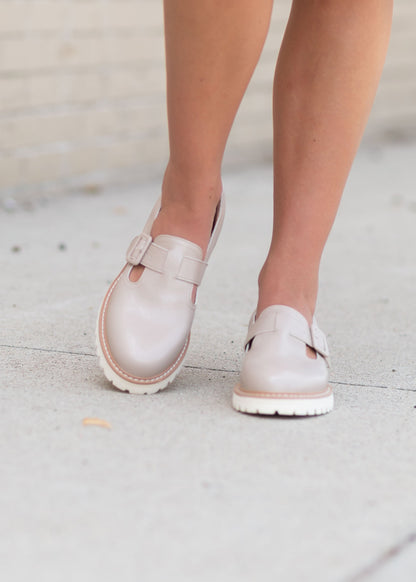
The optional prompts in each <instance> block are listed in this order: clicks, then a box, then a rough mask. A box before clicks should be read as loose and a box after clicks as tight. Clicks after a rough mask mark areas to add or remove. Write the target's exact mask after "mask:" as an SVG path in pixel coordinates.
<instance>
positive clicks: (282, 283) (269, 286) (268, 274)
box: [257, 261, 318, 324]
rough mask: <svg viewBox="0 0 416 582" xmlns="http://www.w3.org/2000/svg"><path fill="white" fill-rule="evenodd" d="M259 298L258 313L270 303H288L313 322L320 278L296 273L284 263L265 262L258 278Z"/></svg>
mask: <svg viewBox="0 0 416 582" xmlns="http://www.w3.org/2000/svg"><path fill="white" fill-rule="evenodd" d="M258 287H259V298H258V303H257V314H258V315H259V314H260V313H261V312H262V311H263V310H264V309H266V307H269V306H270V305H287V306H288V307H293V309H296V311H299V313H301V314H302V315H303V316H304V317H305V318H306V320H307V321H308V323H309V324H311V323H312V319H313V315H314V312H315V306H316V298H317V293H318V279H317V276H314V274H312V275H311V274H309V273H305V272H302V273H300V274H298V273H296V272H295V270H293V269H291V268H289V269H284V268H283V265H280V266H279V265H277V264H275V265H273V264H270V263H268V261H266V262H265V264H264V265H263V268H262V269H261V271H260V274H259V278H258Z"/></svg>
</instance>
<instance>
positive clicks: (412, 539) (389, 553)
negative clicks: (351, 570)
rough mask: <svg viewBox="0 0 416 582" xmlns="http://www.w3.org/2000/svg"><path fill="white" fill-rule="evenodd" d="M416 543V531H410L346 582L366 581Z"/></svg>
mask: <svg viewBox="0 0 416 582" xmlns="http://www.w3.org/2000/svg"><path fill="white" fill-rule="evenodd" d="M414 543H416V531H414V532H412V533H410V534H409V535H408V536H407V537H405V538H404V539H403V540H402V541H401V542H399V543H397V544H395V545H393V546H391V547H390V548H389V549H388V550H386V551H385V552H383V553H382V554H381V555H380V556H379V557H378V558H376V559H375V560H374V561H373V562H372V563H371V564H369V565H368V566H365V567H364V568H363V569H362V570H360V572H357V574H355V575H354V576H353V577H352V578H348V579H347V580H345V582H365V580H367V579H368V577H369V576H372V575H373V574H375V573H377V572H378V571H379V570H380V569H381V568H383V566H385V565H386V564H388V563H389V562H390V561H391V560H392V559H393V558H396V557H397V556H399V555H400V554H401V553H402V552H404V550H406V549H407V548H408V547H410V546H411V545H412V544H414Z"/></svg>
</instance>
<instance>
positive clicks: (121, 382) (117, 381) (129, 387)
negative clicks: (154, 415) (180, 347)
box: [95, 325, 184, 394]
mask: <svg viewBox="0 0 416 582" xmlns="http://www.w3.org/2000/svg"><path fill="white" fill-rule="evenodd" d="M95 345H96V351H97V356H98V359H99V364H100V368H101V369H102V371H103V372H104V376H105V377H106V378H107V380H109V381H110V382H111V383H112V384H113V386H114V387H115V388H117V390H120V391H121V392H128V393H130V394H156V392H159V391H160V390H164V389H165V388H167V387H168V386H169V384H170V383H171V382H173V381H174V379H175V378H176V376H177V375H178V374H179V372H180V371H181V368H182V366H183V361H184V359H183V358H182V361H181V362H180V364H179V365H178V366H177V368H175V369H174V370H173V372H172V373H171V374H170V375H169V376H167V377H166V378H163V380H159V381H158V382H149V383H148V384H137V383H136V382H129V381H128V380H126V379H125V378H122V377H121V376H119V375H118V374H117V373H116V372H115V371H114V370H113V368H112V367H111V366H110V365H109V364H108V362H107V360H106V358H105V356H104V354H103V351H102V349H101V343H100V338H99V327H98V325H97V329H96V337H95Z"/></svg>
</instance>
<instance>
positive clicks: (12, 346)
mask: <svg viewBox="0 0 416 582" xmlns="http://www.w3.org/2000/svg"><path fill="white" fill-rule="evenodd" d="M0 348H10V349H14V350H28V351H36V352H46V353H53V354H66V355H69V356H86V357H88V358H95V357H96V354H90V353H88V352H72V351H69V350H54V349H51V348H36V347H33V346H14V345H11V344H0ZM184 368H188V369H190V370H205V371H207V372H225V373H227V374H238V372H239V370H226V369H224V368H206V367H205V366H192V365H189V364H188V365H186V364H185V365H184ZM331 384H338V385H341V386H352V387H362V388H380V389H383V390H399V391H402V392H416V389H413V388H394V387H389V386H383V385H380V384H358V383H355V382H342V381H340V380H332V381H331Z"/></svg>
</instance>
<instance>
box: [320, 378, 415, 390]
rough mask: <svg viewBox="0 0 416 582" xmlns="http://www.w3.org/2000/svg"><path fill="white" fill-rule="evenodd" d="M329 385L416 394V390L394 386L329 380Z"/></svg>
mask: <svg viewBox="0 0 416 582" xmlns="http://www.w3.org/2000/svg"><path fill="white" fill-rule="evenodd" d="M331 384H340V385H342V386H356V387H358V388H360V387H362V388H380V389H381V390H398V391H399V392H416V388H396V387H394V386H383V385H380V384H355V383H353V382H338V381H337V380H331Z"/></svg>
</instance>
